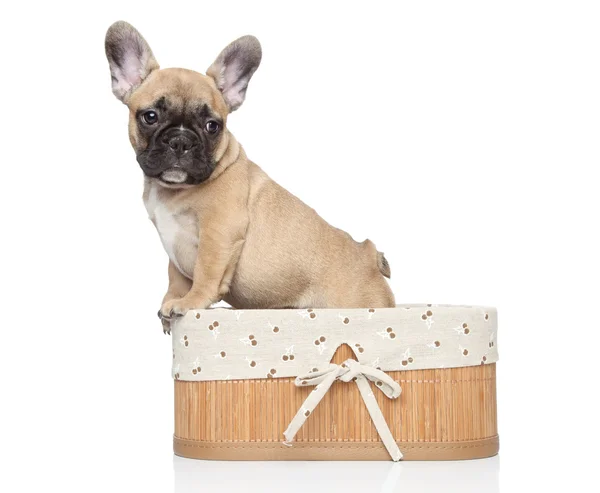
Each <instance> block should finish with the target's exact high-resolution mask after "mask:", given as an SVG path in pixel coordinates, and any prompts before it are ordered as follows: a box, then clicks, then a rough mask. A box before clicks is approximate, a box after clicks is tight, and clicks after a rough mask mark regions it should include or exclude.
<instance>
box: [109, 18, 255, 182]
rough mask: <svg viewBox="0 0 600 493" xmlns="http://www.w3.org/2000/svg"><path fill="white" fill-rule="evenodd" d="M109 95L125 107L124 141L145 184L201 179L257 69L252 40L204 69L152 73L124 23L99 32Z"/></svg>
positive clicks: (219, 152)
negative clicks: (102, 33) (126, 129)
mask: <svg viewBox="0 0 600 493" xmlns="http://www.w3.org/2000/svg"><path fill="white" fill-rule="evenodd" d="M105 47H106V56H107V58H108V63H109V66H110V73H111V77H112V88H113V93H114V94H115V96H116V97H117V98H118V99H120V100H121V101H122V102H123V103H125V104H126V105H127V106H128V107H129V139H130V141H131V144H132V146H133V148H134V150H135V152H136V155H137V161H138V163H139V164H140V167H141V168H142V170H143V171H144V174H145V175H146V176H148V177H150V178H153V179H156V180H158V181H159V183H161V184H162V185H164V186H166V187H170V188H181V187H188V186H193V185H197V184H199V183H202V182H204V181H206V180H208V179H209V178H210V176H211V174H212V172H213V171H214V169H215V167H216V165H217V163H218V162H219V160H220V158H221V157H222V156H223V154H224V152H225V149H226V147H227V144H228V131H227V128H226V123H227V115H228V114H229V113H230V112H232V111H234V110H236V109H237V108H239V107H240V105H241V104H242V103H243V101H244V98H245V96H246V89H247V88H248V82H249V81H250V78H251V77H252V74H254V72H255V70H256V69H257V68H258V66H259V64H260V60H261V48H260V44H259V42H258V40H257V39H256V38H254V37H253V36H244V37H242V38H239V39H237V40H236V41H234V42H233V43H231V44H230V45H229V46H227V47H226V48H225V49H224V50H223V51H222V52H221V54H220V55H219V56H218V57H217V59H216V60H215V62H214V63H213V64H212V65H211V66H210V67H209V68H208V70H207V75H203V74H200V73H198V72H194V71H192V70H186V69H179V68H169V69H162V70H161V69H159V66H158V63H157V62H156V59H155V58H154V55H153V54H152V50H151V49H150V46H149V45H148V43H147V42H146V40H145V39H144V38H143V37H142V35H141V34H140V33H139V32H138V31H137V30H136V29H135V28H134V27H133V26H131V25H129V24H127V23H126V22H122V21H120V22H116V23H114V24H113V25H112V26H111V27H110V28H109V29H108V32H107V33H106V42H105Z"/></svg>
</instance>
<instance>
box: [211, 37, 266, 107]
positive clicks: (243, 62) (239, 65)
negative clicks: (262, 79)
mask: <svg viewBox="0 0 600 493" xmlns="http://www.w3.org/2000/svg"><path fill="white" fill-rule="evenodd" d="M261 58H262V50H261V48H260V43H259V42H258V39H256V38H255V37H254V36H243V37H241V38H239V39H236V40H235V41H234V42H233V43H231V44H230V45H228V46H227V48H225V49H224V50H223V51H222V52H221V54H220V55H219V56H218V57H217V59H216V60H215V61H214V63H213V64H212V65H211V66H210V67H209V68H208V70H207V71H206V75H208V76H210V77H212V78H213V79H214V81H215V82H216V83H217V87H218V88H219V90H220V91H221V93H222V94H223V98H225V102H226V103H227V105H228V106H229V111H235V110H237V109H238V108H239V107H240V106H241V104H242V103H243V102H244V99H245V98H246V89H247V88H248V82H250V78H251V77H252V74H254V72H255V71H256V69H257V68H258V66H259V65H260V59H261Z"/></svg>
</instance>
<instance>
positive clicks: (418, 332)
mask: <svg viewBox="0 0 600 493" xmlns="http://www.w3.org/2000/svg"><path fill="white" fill-rule="evenodd" d="M171 332H172V337H173V367H172V375H173V378H176V379H178V380H187V381H203V380H230V379H235V380H243V379H260V378H283V377H296V376H297V375H303V374H306V373H307V372H316V371H319V370H320V369H324V368H327V366H328V365H329V362H330V361H331V358H332V357H333V355H334V353H335V351H336V350H337V348H338V347H340V346H341V345H343V344H347V345H348V346H350V347H351V348H352V350H353V351H354V354H355V355H356V357H357V359H358V361H359V362H360V364H361V365H365V366H370V367H373V368H376V369H378V370H382V371H398V370H422V369H431V368H455V367H462V366H475V365H482V364H490V363H495V362H496V361H497V360H498V344H497V340H496V337H497V313H496V310H495V309H494V308H486V307H476V306H449V305H398V306H396V308H376V309H373V308H355V309H341V310H338V309H318V308H315V309H307V310H300V309H290V310H230V309H225V308H216V309H208V310H197V311H191V312H189V313H188V314H187V315H186V316H184V317H182V318H181V319H178V320H176V321H174V322H173V323H172V327H171Z"/></svg>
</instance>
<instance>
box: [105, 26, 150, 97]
mask: <svg viewBox="0 0 600 493" xmlns="http://www.w3.org/2000/svg"><path fill="white" fill-rule="evenodd" d="M104 47H105V50H106V58H108V65H109V66H110V75H111V77H112V90H113V93H114V95H115V96H117V98H118V99H120V100H121V101H123V103H127V99H128V98H129V96H130V95H131V93H132V92H133V91H134V90H135V89H136V88H137V87H138V86H139V85H140V84H141V83H142V82H143V80H144V79H145V78H146V77H148V75H149V74H150V73H151V72H152V71H153V70H156V69H158V68H159V67H158V63H157V61H156V59H155V58H154V55H153V54H152V50H151V49H150V46H149V45H148V43H146V40H145V39H144V38H143V37H142V35H141V34H140V33H139V32H138V31H137V30H136V29H135V27H133V26H132V25H131V24H128V23H127V22H123V21H118V22H115V23H114V24H113V25H112V26H110V27H109V28H108V31H107V32H106V40H105V42H104Z"/></svg>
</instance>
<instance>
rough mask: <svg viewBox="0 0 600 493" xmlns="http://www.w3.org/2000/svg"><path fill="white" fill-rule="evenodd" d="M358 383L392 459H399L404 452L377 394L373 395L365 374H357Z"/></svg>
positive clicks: (395, 460)
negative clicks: (388, 423)
mask: <svg viewBox="0 0 600 493" xmlns="http://www.w3.org/2000/svg"><path fill="white" fill-rule="evenodd" d="M356 385H357V386H358V390H359V391H360V394H361V395H362V398H363V401H364V402H365V405H366V406H367V410H368V411H369V414H370V415H371V419H372V420H373V424H375V428H376V429H377V433H379V436H380V437H381V441H382V442H383V445H385V448H386V449H387V451H388V453H389V454H390V457H391V458H392V460H393V461H394V462H397V461H399V460H400V459H402V452H400V449H399V448H398V444H397V443H396V440H395V439H394V436H393V435H392V432H391V431H390V428H389V426H388V425H387V423H386V421H385V418H384V416H383V413H382V412H381V409H379V406H378V405H377V399H375V396H374V395H373V392H372V390H371V386H370V385H369V382H368V380H367V379H366V377H365V376H364V375H357V377H356Z"/></svg>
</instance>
